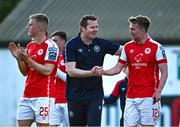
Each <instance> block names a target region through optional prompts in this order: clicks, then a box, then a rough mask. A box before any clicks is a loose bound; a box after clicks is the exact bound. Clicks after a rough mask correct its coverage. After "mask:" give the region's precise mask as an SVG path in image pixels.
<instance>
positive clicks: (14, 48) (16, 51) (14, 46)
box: [8, 42, 20, 59]
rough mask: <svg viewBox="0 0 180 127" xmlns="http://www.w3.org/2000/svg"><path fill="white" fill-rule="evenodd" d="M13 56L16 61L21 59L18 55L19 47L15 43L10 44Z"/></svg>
mask: <svg viewBox="0 0 180 127" xmlns="http://www.w3.org/2000/svg"><path fill="white" fill-rule="evenodd" d="M8 48H9V50H10V52H11V54H12V55H13V56H14V57H15V58H16V59H20V58H19V56H18V54H19V50H20V49H19V47H18V46H17V45H16V44H15V43H14V42H10V43H9V46H8Z"/></svg>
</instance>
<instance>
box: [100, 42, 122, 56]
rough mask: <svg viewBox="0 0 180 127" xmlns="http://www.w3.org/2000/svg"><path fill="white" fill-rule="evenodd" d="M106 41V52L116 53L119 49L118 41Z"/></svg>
mask: <svg viewBox="0 0 180 127" xmlns="http://www.w3.org/2000/svg"><path fill="white" fill-rule="evenodd" d="M103 41H104V42H105V45H106V53H107V54H111V55H114V54H115V52H116V51H117V50H118V49H119V46H120V45H119V44H116V43H113V42H110V41H108V40H103Z"/></svg>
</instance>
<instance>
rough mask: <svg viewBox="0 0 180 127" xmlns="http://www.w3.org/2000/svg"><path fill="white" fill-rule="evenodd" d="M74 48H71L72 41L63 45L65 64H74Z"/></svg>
mask: <svg viewBox="0 0 180 127" xmlns="http://www.w3.org/2000/svg"><path fill="white" fill-rule="evenodd" d="M75 49H76V48H75V47H74V46H73V41H69V42H67V43H66V45H65V49H64V60H65V63H66V62H75V61H76V57H75V55H76V51H75Z"/></svg>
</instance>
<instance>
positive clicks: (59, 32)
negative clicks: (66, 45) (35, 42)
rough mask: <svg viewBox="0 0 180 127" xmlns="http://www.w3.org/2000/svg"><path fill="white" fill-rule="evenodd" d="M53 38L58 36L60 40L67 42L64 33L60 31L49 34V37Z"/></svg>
mask: <svg viewBox="0 0 180 127" xmlns="http://www.w3.org/2000/svg"><path fill="white" fill-rule="evenodd" d="M53 36H59V37H61V38H63V39H64V40H65V42H66V41H67V35H66V33H65V32H63V31H61V30H58V31H54V32H53V33H52V34H51V37H53Z"/></svg>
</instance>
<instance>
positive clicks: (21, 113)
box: [17, 97, 55, 124]
mask: <svg viewBox="0 0 180 127" xmlns="http://www.w3.org/2000/svg"><path fill="white" fill-rule="evenodd" d="M54 101H55V99H54V98H48V97H38V98H23V97H22V98H20V99H19V102H18V107H17V120H30V119H32V120H34V121H35V122H37V123H45V124H48V123H49V114H51V111H52V109H53V108H54Z"/></svg>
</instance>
